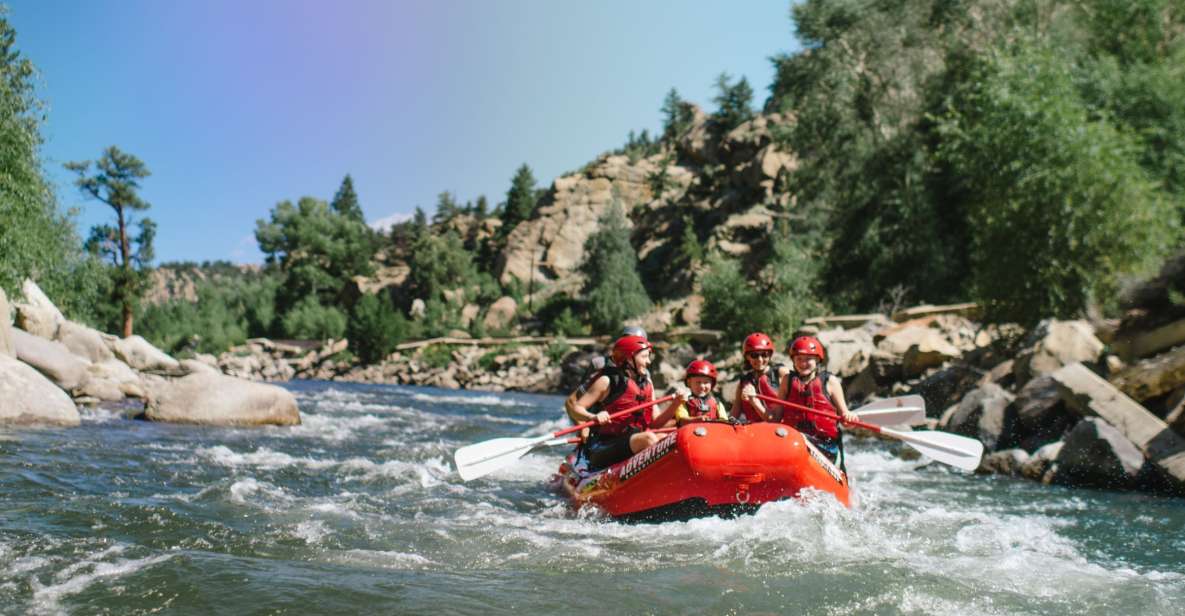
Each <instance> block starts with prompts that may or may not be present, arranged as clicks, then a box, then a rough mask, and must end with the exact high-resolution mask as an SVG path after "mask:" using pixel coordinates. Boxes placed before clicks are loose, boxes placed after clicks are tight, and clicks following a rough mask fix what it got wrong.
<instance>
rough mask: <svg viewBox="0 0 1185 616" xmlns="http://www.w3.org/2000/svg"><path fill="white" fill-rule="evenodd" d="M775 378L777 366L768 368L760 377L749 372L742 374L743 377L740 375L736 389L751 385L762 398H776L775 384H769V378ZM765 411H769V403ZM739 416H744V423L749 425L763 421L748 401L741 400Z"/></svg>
mask: <svg viewBox="0 0 1185 616" xmlns="http://www.w3.org/2000/svg"><path fill="white" fill-rule="evenodd" d="M777 377H778V367H777V366H770V367H769V368H767V369H766V371H765V372H764V373H763V374H761V375H760V376H758V375H756V374H754V373H753V371H752V370H750V371H748V372H746V373H744V374H743V375H741V382H740V384H738V385H737V387H738V388H740V387H744V386H745V385H752V386H753V387H755V388H756V389H757V393H759V394H761V395H763V396H769V397H771V398H777V397H778V387H777V384H771V383H770V382H769V380H770V378H775V379H776V378H777ZM765 409H766V411H769V410H770V405H769V403H766V405H765ZM741 414H742V415H743V416H744V418H745V421H747V422H749V423H755V422H758V421H764V420H763V419H761V416H760V415H758V414H757V409H755V408H753V403H752V402H750V401H748V400H741Z"/></svg>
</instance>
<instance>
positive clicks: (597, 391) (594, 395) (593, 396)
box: [564, 376, 609, 424]
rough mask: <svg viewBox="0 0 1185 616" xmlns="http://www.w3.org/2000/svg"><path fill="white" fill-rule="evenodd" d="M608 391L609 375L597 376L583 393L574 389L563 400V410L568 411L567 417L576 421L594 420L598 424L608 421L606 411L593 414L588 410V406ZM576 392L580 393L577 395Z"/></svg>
mask: <svg viewBox="0 0 1185 616" xmlns="http://www.w3.org/2000/svg"><path fill="white" fill-rule="evenodd" d="M608 392H609V377H607V376H602V377H599V378H597V380H595V381H593V384H592V385H591V386H590V387H589V388H588V389H587V390H586V391H585V392H584V393H583V394H580V390H576V391H575V392H573V393H572V395H570V396H568V399H567V400H564V410H565V411H567V412H568V417H570V418H571V419H572V421H574V422H576V423H584V422H586V421H596V422H597V423H599V424H606V423H609V413H608V412H606V411H601V412H599V413H597V414H595V415H594V414H592V413H590V412H589V410H588V408H589V407H590V406H592V405H594V404H596V403H597V402H600V401H601V399H602V398H604V397H605V394H607V393H608ZM577 394H580V395H579V396H577Z"/></svg>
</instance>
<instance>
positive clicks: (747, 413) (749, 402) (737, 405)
mask: <svg viewBox="0 0 1185 616" xmlns="http://www.w3.org/2000/svg"><path fill="white" fill-rule="evenodd" d="M741 351H742V352H743V353H744V355H745V367H746V370H745V372H744V373H743V374H742V375H741V380H740V382H739V383H737V390H736V397H735V398H734V400H733V403H732V416H733V417H736V418H737V419H738V420H740V421H742V422H745V423H755V422H759V421H778V420H779V419H781V416H782V415H781V411H782V409H781V407H779V406H777V405H773V408H770V405H767V404H766V403H765V402H762V401H761V400H760V399H759V398H757V394H761V395H763V396H768V397H771V398H772V397H774V396H777V394H778V389H777V387H778V383H780V382H781V380H782V379H783V378H785V376H786V375H787V374H788V373H789V372H790V369H789V368H787V367H786V366H782V365H778V364H773V363H772V362H773V356H774V342H773V340H770V337H769V336H767V335H765V334H763V333H761V332H756V333H752V334H749V335H748V336H746V337H745V342H744V344H742V345H741Z"/></svg>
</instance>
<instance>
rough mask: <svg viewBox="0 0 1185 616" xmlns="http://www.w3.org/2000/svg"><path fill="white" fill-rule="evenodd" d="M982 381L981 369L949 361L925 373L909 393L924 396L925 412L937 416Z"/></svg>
mask: <svg viewBox="0 0 1185 616" xmlns="http://www.w3.org/2000/svg"><path fill="white" fill-rule="evenodd" d="M982 382H984V372H983V371H982V370H979V369H978V368H975V367H973V366H969V365H967V364H965V363H963V362H961V361H958V362H951V363H950V364H948V365H946V366H944V367H942V368H940V369H938V370H935V371H933V372H931V373H930V374H927V375H926V377H925V378H923V379H922V380H921V382H919V383H918V384H917V385H915V386H914V387H913V389H911V390H910V392H909V393H911V394H918V395H920V396H921V397H922V398H925V400H926V409H927V414H929V415H930V416H931V417H938V416H939V415H940V414H941V413H942V411H943V410H944V409H948V408H950V407H951V405H954V404H956V403H958V402H959V400H962V399H963V397H964V396H966V395H967V394H968V393H970V392H971V391H972V390H974V389H975V388H976V387H977V386H978V385H980V384H981V383H982Z"/></svg>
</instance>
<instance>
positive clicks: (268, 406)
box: [144, 372, 300, 426]
mask: <svg viewBox="0 0 1185 616" xmlns="http://www.w3.org/2000/svg"><path fill="white" fill-rule="evenodd" d="M144 417H145V419H148V420H150V421H166V422H171V423H187V424H201V425H212V426H261V425H280V426H291V425H298V424H300V411H299V410H298V409H297V407H296V398H294V397H293V396H292V394H291V393H290V392H289V391H287V390H285V389H282V388H280V387H277V386H275V385H267V384H263V383H252V382H249V381H244V380H242V379H236V378H234V377H229V376H225V375H221V374H214V373H211V372H195V373H193V374H190V375H189V376H186V377H184V378H180V379H176V380H167V379H152V380H151V384H150V392H149V400H148V404H147V405H146V406H145V409H144Z"/></svg>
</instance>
